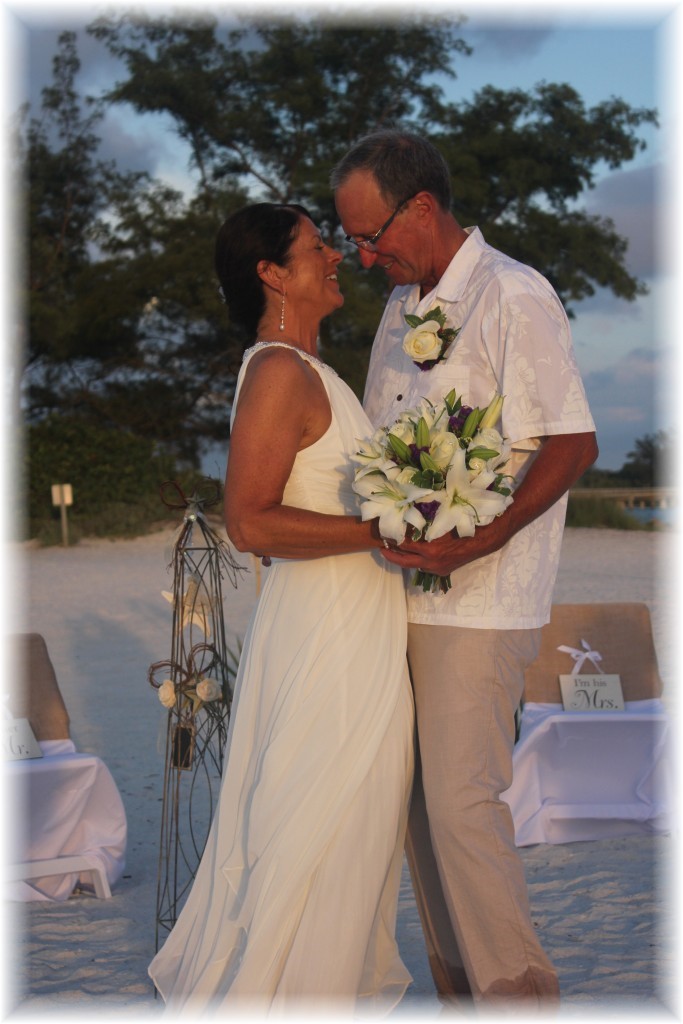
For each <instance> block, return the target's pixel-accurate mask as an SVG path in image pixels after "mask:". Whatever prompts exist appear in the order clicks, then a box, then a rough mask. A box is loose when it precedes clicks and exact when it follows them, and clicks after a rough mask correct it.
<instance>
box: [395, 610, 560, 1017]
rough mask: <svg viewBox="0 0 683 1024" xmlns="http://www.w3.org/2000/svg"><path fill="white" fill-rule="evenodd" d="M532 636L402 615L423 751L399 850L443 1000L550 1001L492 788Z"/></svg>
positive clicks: (553, 995) (552, 979) (504, 761)
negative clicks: (417, 621) (407, 621)
mask: <svg viewBox="0 0 683 1024" xmlns="http://www.w3.org/2000/svg"><path fill="white" fill-rule="evenodd" d="M539 644H540V630H539V629H533V630H507V631H506V630H489V629H461V628H459V627H451V626H423V625H414V624H411V625H410V626H409V631H408V657H409V661H410V670H411V676H412V680H413V689H414V693H415V707H416V712H417V727H418V746H419V751H418V754H419V756H418V757H417V759H416V765H415V785H414V790H413V800H412V805H411V812H410V821H409V825H408V839H407V845H406V852H407V855H408V861H409V864H410V870H411V875H412V879H413V888H414V890H415V896H416V899H417V904H418V909H419V911H420V917H421V920H422V926H423V930H424V933H425V939H426V943H427V949H428V953H429V961H430V966H431V970H432V975H433V977H434V982H435V985H436V988H437V991H438V993H439V994H440V995H441V997H442V999H443V1000H444V1002H451V1003H455V1004H457V1003H459V1002H462V1003H463V1006H465V1005H467V1004H468V1003H469V1004H470V1005H471V1001H472V1000H473V1001H474V1002H475V1003H483V1004H485V1006H486V1007H487V1008H489V1009H493V1008H494V1004H504V1005H505V1006H507V1007H509V1004H510V1002H511V1001H515V1002H516V1003H517V1004H518V1005H519V1008H520V1009H522V1005H521V1004H522V1003H523V1006H524V1009H526V1010H528V1009H531V1008H532V1007H533V1006H534V1005H535V1006H536V1007H538V1009H543V1010H548V1009H551V1008H553V1006H554V1004H556V1003H557V1002H558V999H559V986H558V982H557V975H556V973H555V970H554V968H553V965H552V964H551V962H550V960H549V959H548V957H547V956H546V955H545V953H544V952H543V950H542V949H541V946H540V944H539V942H538V939H537V938H536V934H535V932H534V927H533V924H532V922H531V917H530V912H529V902H528V895H527V887H526V880H525V877H524V869H523V865H522V862H521V860H520V858H519V855H518V853H517V849H516V847H515V841H514V826H513V822H512V816H511V814H510V810H509V808H508V805H507V804H506V803H505V802H504V801H502V800H501V799H500V793H502V792H504V791H505V790H506V789H507V788H508V786H509V785H510V782H511V779H512V750H513V746H514V732H515V727H514V713H515V708H516V707H517V706H518V704H519V701H520V698H521V695H522V690H523V685H524V669H525V668H526V666H527V665H528V664H529V663H530V662H531V661H533V659H534V658H535V657H536V655H537V654H538V648H539ZM482 1008H483V1007H482ZM500 1008H501V1009H502V1008H503V1006H501V1007H500Z"/></svg>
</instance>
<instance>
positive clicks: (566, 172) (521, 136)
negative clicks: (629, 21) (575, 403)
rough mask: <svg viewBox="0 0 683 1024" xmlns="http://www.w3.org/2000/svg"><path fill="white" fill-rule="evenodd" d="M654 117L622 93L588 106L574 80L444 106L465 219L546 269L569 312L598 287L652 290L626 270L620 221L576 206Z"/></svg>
mask: <svg viewBox="0 0 683 1024" xmlns="http://www.w3.org/2000/svg"><path fill="white" fill-rule="evenodd" d="M648 123H653V124H656V114H655V112H654V111H653V110H647V109H638V110H636V109H633V108H631V107H629V106H628V105H627V104H626V103H624V102H623V101H622V100H619V99H611V100H608V101H606V102H604V103H599V104H598V105H597V106H595V107H592V108H591V109H589V110H587V109H586V107H585V104H584V103H583V100H582V99H581V97H580V96H579V95H578V93H577V92H576V90H575V89H573V88H572V87H571V86H569V85H553V84H547V83H542V84H540V85H538V86H536V88H535V89H534V90H532V91H531V92H530V93H528V94H527V93H524V92H522V91H521V90H519V89H513V90H510V91H508V92H503V91H502V90H500V89H495V88H493V87H492V86H488V87H487V88H484V89H482V90H481V91H480V92H478V93H477V94H476V96H475V98H474V100H472V101H471V102H463V103H460V104H458V105H457V106H453V107H451V108H449V109H448V110H447V111H446V116H445V125H444V127H443V128H441V129H440V131H439V132H438V134H437V135H435V142H436V143H437V144H438V145H439V147H440V148H441V150H442V152H443V154H444V156H445V157H446V160H447V161H448V164H449V166H450V168H451V170H452V179H453V192H454V196H455V204H454V205H455V213H456V216H457V218H458V220H459V221H460V222H461V223H462V224H475V223H476V224H478V225H479V226H480V227H481V228H482V230H483V232H484V235H485V237H486V239H487V241H488V242H489V243H490V244H491V245H494V246H495V247H496V248H499V249H501V250H502V251H503V252H506V253H508V254H509V255H510V256H513V257H514V258H515V259H518V260H520V261H521V262H522V263H528V264H529V265H530V266H533V267H535V268H536V269H537V270H539V271H540V272H541V273H542V274H544V276H546V277H547V278H548V279H549V280H550V282H551V283H552V285H553V286H554V288H555V290H556V291H557V293H558V294H559V296H560V298H561V299H562V301H563V302H564V304H565V305H566V306H568V307H569V312H570V315H571V312H572V311H571V307H570V304H571V303H572V302H578V301H580V300H581V299H583V298H587V297H588V296H590V295H593V294H594V292H595V288H596V287H602V288H609V289H610V290H611V291H612V292H613V293H614V294H615V295H617V296H619V297H620V298H624V299H629V300H630V299H634V298H635V297H636V296H637V295H639V294H643V292H644V291H645V288H644V286H643V285H642V284H641V283H640V282H638V281H637V280H636V279H635V278H634V277H633V276H632V275H631V274H629V273H628V271H627V270H626V267H625V265H624V259H625V256H626V248H627V244H626V241H625V240H624V239H623V238H621V237H620V236H619V235H618V234H617V232H616V231H615V229H614V225H613V223H612V222H611V221H610V220H609V219H608V218H602V217H597V216H588V215H587V214H586V213H585V212H584V211H582V210H580V209H577V208H576V207H575V206H572V204H576V202H577V201H578V200H579V199H580V197H581V195H582V193H583V192H584V191H585V190H586V189H590V188H592V186H593V183H594V178H595V169H596V167H597V166H598V165H599V164H601V163H606V164H607V165H608V166H609V167H610V168H613V169H614V168H617V167H620V166H621V165H622V164H623V163H625V162H627V161H628V160H632V159H633V157H634V156H635V154H636V153H637V152H638V151H639V150H642V149H643V148H644V143H643V142H642V141H641V140H640V139H639V138H638V135H637V132H636V129H637V128H638V127H640V125H642V124H648Z"/></svg>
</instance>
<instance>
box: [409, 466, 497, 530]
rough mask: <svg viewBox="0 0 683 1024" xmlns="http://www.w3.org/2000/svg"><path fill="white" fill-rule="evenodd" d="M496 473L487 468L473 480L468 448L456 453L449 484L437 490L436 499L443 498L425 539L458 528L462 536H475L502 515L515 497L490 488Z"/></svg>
mask: <svg viewBox="0 0 683 1024" xmlns="http://www.w3.org/2000/svg"><path fill="white" fill-rule="evenodd" d="M494 479H495V476H494V474H493V473H492V472H490V471H487V470H483V471H482V472H481V473H479V475H478V476H476V477H475V478H474V479H473V480H470V474H469V472H468V470H467V466H466V464H465V452H464V451H463V450H462V449H460V450H459V451H456V452H455V454H454V455H453V460H452V462H451V465H450V468H449V470H448V473H447V474H446V487H445V489H444V490H443V491H436V492H434V498H433V500H436V501H438V502H439V506H440V507H439V510H438V511H437V513H436V515H435V517H434V520H433V522H432V523H431V524H430V525H429V526H428V528H427V531H426V533H425V540H427V541H430V540H436V539H437V538H438V537H443V536H444V534H446V533H449V532H450V531H451V530H457V533H458V536H459V537H472V536H474V530H475V527H477V526H486V525H487V524H488V523H490V522H492V520H493V519H495V517H496V516H498V515H500V514H501V512H503V511H504V510H505V509H506V508H507V506H508V505H509V504H511V502H512V497H511V496H509V495H505V494H498V492H497V491H489V490H487V488H488V486H489V484H491V483H493V480H494Z"/></svg>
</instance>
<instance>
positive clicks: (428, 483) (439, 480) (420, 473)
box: [410, 466, 446, 491]
mask: <svg viewBox="0 0 683 1024" xmlns="http://www.w3.org/2000/svg"><path fill="white" fill-rule="evenodd" d="M410 482H411V483H412V484H414V485H415V487H427V488H429V490H430V491H442V490H443V489H444V487H445V485H446V478H445V476H444V473H443V470H441V469H439V467H438V466H437V467H436V469H418V470H416V471H415V472H414V473H413V476H412V478H411V481H410Z"/></svg>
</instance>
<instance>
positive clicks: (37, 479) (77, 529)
mask: <svg viewBox="0 0 683 1024" xmlns="http://www.w3.org/2000/svg"><path fill="white" fill-rule="evenodd" d="M23 465H24V482H25V494H26V522H25V524H24V534H25V535H26V536H28V537H32V538H36V539H38V540H39V541H41V543H44V544H55V543H60V542H61V525H60V510H59V508H55V507H54V506H53V505H52V484H55V483H68V484H71V486H72V489H73V500H74V503H73V505H71V506H70V507H69V508H68V513H67V514H68V523H69V540H70V541H71V542H75V541H77V540H79V539H80V538H81V537H85V536H94V537H132V536H140V535H141V534H144V533H148V532H149V531H150V530H151V529H153V528H154V527H155V526H156V525H159V524H161V523H163V522H165V521H168V520H174V519H176V518H178V517H179V512H178V510H169V509H167V508H166V507H165V505H164V504H163V502H162V500H161V497H160V494H159V487H160V485H161V484H162V483H163V482H164V481H166V480H170V479H181V486H182V487H183V490H185V493H187V492H188V490H190V491H191V490H193V489H194V487H195V486H196V485H197V484H198V482H199V481H200V480H201V475H200V474H199V473H198V472H197V471H196V470H194V469H190V470H185V471H181V472H180V471H179V468H178V466H177V465H176V462H175V460H174V459H173V457H172V456H170V455H168V454H166V453H163V452H160V451H158V450H157V447H156V445H155V443H154V442H153V441H151V440H149V439H147V438H143V437H137V436H135V435H133V434H130V433H128V432H126V431H121V430H115V429H105V428H103V427H101V426H95V425H93V424H92V423H89V422H87V421H85V420H83V419H82V418H79V417H77V416H51V417H49V418H48V419H46V420H44V421H43V422H41V423H38V424H35V425H32V426H30V427H29V428H28V429H27V431H26V444H25V448H24V457H23Z"/></svg>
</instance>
